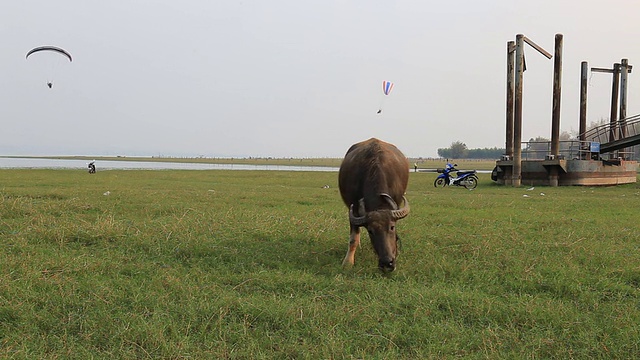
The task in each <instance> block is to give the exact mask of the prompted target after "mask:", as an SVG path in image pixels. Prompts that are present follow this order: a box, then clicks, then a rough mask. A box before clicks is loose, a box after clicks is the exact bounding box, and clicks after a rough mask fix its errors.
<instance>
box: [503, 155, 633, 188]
mask: <svg viewBox="0 0 640 360" xmlns="http://www.w3.org/2000/svg"><path fill="white" fill-rule="evenodd" d="M512 174H513V160H500V161H497V162H496V178H495V181H496V182H497V183H498V184H502V185H513V182H512ZM637 179H638V162H637V161H628V160H615V161H608V160H564V159H552V160H524V161H522V179H521V184H522V185H529V186H531V185H546V186H570V185H582V186H593V185H620V184H631V183H635V182H637Z"/></svg>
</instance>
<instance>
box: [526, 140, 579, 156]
mask: <svg viewBox="0 0 640 360" xmlns="http://www.w3.org/2000/svg"><path fill="white" fill-rule="evenodd" d="M590 145H591V142H590V141H579V140H563V141H560V150H559V154H558V158H559V159H585V158H588V157H589V156H590V152H591V151H590ZM551 155H552V154H551V141H528V142H523V143H522V160H545V159H548V158H550V156H551Z"/></svg>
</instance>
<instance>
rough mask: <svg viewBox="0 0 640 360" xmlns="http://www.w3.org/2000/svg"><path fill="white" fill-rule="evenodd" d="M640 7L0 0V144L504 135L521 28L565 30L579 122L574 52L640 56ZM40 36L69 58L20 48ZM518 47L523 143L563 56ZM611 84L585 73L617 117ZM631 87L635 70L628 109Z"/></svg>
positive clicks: (485, 143) (335, 143)
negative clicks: (522, 69)
mask: <svg viewBox="0 0 640 360" xmlns="http://www.w3.org/2000/svg"><path fill="white" fill-rule="evenodd" d="M614 5H615V6H614ZM638 14H640V2H639V1H637V0H623V1H609V2H604V1H596V0H582V1H568V0H536V1H531V0H528V1H523V0H509V1H498V0H487V1H477V0H460V1H455V2H447V1H425V0H416V1H401V0H400V1H393V0H385V1H380V0H353V1H348V0H341V1H340V0H317V1H315V0H269V1H266V0H237V1H236V0H215V1H212V0H184V1H175V0H171V1H169V0H126V1H125V0H111V1H81V0H73V1H71V0H55V1H51V0H19V1H18V0H11V1H3V2H2V3H1V4H0V34H2V37H1V38H2V46H1V47H0V126H1V128H0V134H2V135H1V141H0V155H19V154H23V155H128V156H133V155H144V156H149V155H166V156H199V155H204V156H208V157H211V156H223V157H248V156H273V157H341V156H343V155H344V153H345V152H346V150H347V148H348V147H349V146H350V145H351V144H353V143H355V142H357V141H360V140H364V139H368V138H370V137H378V138H380V139H383V140H386V141H389V142H392V143H395V144H396V145H397V146H398V147H399V148H400V149H401V150H403V151H404V153H405V155H407V156H411V157H418V156H423V157H435V156H437V149H438V148H445V147H448V146H449V145H451V143H452V142H454V141H462V142H464V143H465V144H467V146H468V147H469V148H483V147H504V142H505V135H504V134H505V88H506V67H505V65H506V43H507V41H509V40H514V39H515V35H516V34H518V33H522V34H525V35H526V36H527V37H529V38H531V39H532V40H533V41H535V42H536V43H538V44H539V45H540V46H542V47H543V48H545V49H546V50H547V51H549V52H551V53H553V48H554V36H555V34H556V33H562V34H564V53H563V78H562V85H563V88H562V90H563V91H562V119H561V127H562V130H566V131H574V132H577V129H578V112H579V108H578V104H579V83H580V62H581V61H588V62H589V65H590V66H594V67H611V66H612V64H613V63H615V62H619V61H620V59H622V58H628V59H629V62H630V64H635V63H636V62H638V66H639V69H640V46H638V41H639V39H640V26H639V25H638V23H637V22H638V20H637V16H638ZM41 45H56V46H60V47H62V48H64V49H66V50H68V51H69V52H70V53H71V54H72V55H73V62H72V63H69V62H68V61H64V58H63V57H62V56H60V55H58V54H55V53H49V54H45V53H38V54H34V55H32V56H30V57H29V59H25V55H26V53H27V51H29V50H30V49H31V48H34V47H36V46H41ZM525 54H526V60H527V67H528V70H527V71H526V73H525V77H524V84H525V89H524V98H525V100H524V106H523V107H524V110H523V113H524V115H523V117H524V120H523V134H522V138H523V139H524V140H527V139H529V138H532V137H537V136H543V137H550V133H551V97H552V76H553V73H552V72H553V61H552V60H547V59H546V58H544V57H543V56H542V55H540V54H538V53H537V52H536V51H535V50H533V49H532V48H530V47H527V48H526V50H525ZM48 80H51V81H53V83H54V86H53V88H52V89H49V88H48V87H47V86H46V82H47V81H48ZM383 80H389V81H392V82H394V83H395V87H394V89H393V92H392V93H391V94H390V95H389V96H387V97H384V96H383V95H382V81H383ZM610 92H611V76H610V75H609V74H603V73H593V74H591V75H590V80H589V102H588V121H589V122H591V121H597V120H599V119H601V118H608V115H609V103H610ZM639 97H640V75H636V73H635V71H634V72H633V73H632V74H631V75H630V77H629V105H628V112H627V113H628V114H629V115H634V114H637V113H638V112H639V109H640V98H639ZM381 105H382V108H383V112H382V113H381V114H376V112H377V111H378V109H379V108H380V106H381Z"/></svg>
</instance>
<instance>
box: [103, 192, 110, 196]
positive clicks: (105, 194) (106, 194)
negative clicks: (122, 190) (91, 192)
mask: <svg viewBox="0 0 640 360" xmlns="http://www.w3.org/2000/svg"><path fill="white" fill-rule="evenodd" d="M109 194H111V191H107V192H106V193H104V194H102V195H104V196H109Z"/></svg>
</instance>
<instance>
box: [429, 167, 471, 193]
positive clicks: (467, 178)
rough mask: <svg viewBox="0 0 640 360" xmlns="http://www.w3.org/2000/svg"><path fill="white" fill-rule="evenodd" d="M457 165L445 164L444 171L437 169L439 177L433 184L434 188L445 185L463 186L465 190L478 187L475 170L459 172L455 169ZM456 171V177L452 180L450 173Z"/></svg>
mask: <svg viewBox="0 0 640 360" xmlns="http://www.w3.org/2000/svg"><path fill="white" fill-rule="evenodd" d="M456 166H458V164H453V165H451V164H450V163H447V166H445V168H444V169H438V172H439V173H440V175H438V177H437V178H436V180H435V181H434V182H433V186H435V187H445V186H447V185H455V186H464V187H465V188H466V189H469V190H471V189H475V188H476V186H478V176H477V175H476V171H475V170H470V171H460V170H458V169H456ZM453 171H457V176H456V177H455V178H454V177H453V176H452V175H451V172H453Z"/></svg>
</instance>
